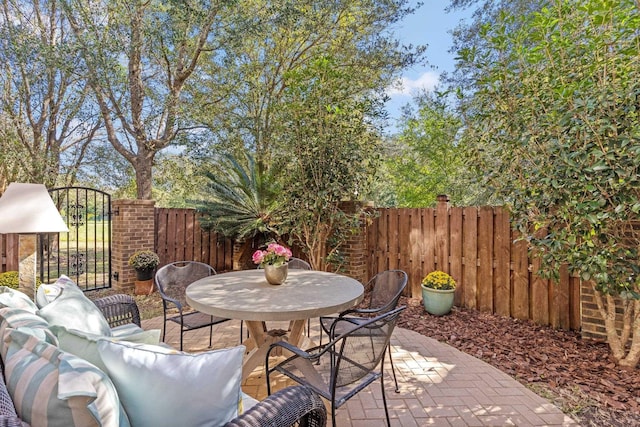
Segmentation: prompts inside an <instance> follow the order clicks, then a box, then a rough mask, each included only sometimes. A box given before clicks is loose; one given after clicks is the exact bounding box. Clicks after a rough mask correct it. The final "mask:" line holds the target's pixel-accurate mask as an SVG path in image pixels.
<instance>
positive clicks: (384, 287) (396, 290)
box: [320, 270, 409, 393]
mask: <svg viewBox="0 0 640 427" xmlns="http://www.w3.org/2000/svg"><path fill="white" fill-rule="evenodd" d="M408 280H409V277H408V275H407V273H406V272H404V271H402V270H386V271H383V272H380V273H378V274H376V275H375V276H373V278H372V279H371V280H369V282H368V283H367V285H366V286H365V287H364V298H363V300H362V301H361V302H360V304H359V305H358V306H357V307H355V308H352V309H349V310H346V311H343V312H342V313H340V315H339V316H338V317H339V318H344V319H346V320H348V321H347V322H341V323H340V324H338V326H337V327H338V328H339V329H338V330H337V331H336V333H338V334H342V333H345V332H347V331H348V330H349V329H352V328H354V327H356V326H358V325H360V324H362V323H363V322H366V321H367V319H368V318H370V317H373V316H377V315H380V314H382V313H386V312H388V311H391V310H393V309H395V308H396V307H397V305H398V301H399V300H400V297H401V296H402V293H403V292H404V289H405V288H406V287H407V281H408ZM336 319H337V317H336V316H333V317H331V316H324V317H321V318H320V326H321V328H320V345H322V332H323V331H324V332H326V333H329V330H330V328H331V327H332V326H333V325H334V323H335V320H336ZM389 362H390V363H391V372H392V374H393V382H394V383H395V387H396V388H395V391H396V393H399V392H400V389H399V388H398V379H397V377H396V368H395V366H394V365H393V358H392V357H391V343H389Z"/></svg>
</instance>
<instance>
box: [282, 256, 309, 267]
mask: <svg viewBox="0 0 640 427" xmlns="http://www.w3.org/2000/svg"><path fill="white" fill-rule="evenodd" d="M287 264H288V265H289V268H292V269H295V270H311V264H309V263H308V262H307V261H305V260H303V259H300V258H295V257H292V258H289V262H288V263H287Z"/></svg>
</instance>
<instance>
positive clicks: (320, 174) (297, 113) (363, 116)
mask: <svg viewBox="0 0 640 427" xmlns="http://www.w3.org/2000/svg"><path fill="white" fill-rule="evenodd" d="M354 78H355V76H353V75H351V74H350V73H349V72H348V71H346V70H343V69H342V68H341V67H339V66H338V64H336V62H335V61H334V60H333V58H330V57H321V58H318V59H317V60H316V61H314V62H313V63H312V64H310V65H309V66H308V67H305V68H302V69H300V70H297V71H296V72H291V73H289V74H288V75H287V90H286V95H285V98H286V101H287V102H286V103H285V105H284V106H283V107H282V109H281V110H280V111H279V117H278V118H279V119H280V120H281V123H282V124H283V126H284V127H285V128H286V129H287V131H286V132H282V137H281V139H280V140H279V141H277V142H278V149H279V150H278V152H277V153H278V155H277V156H276V158H277V159H278V160H279V161H280V163H276V166H277V167H278V169H279V170H281V171H283V172H284V173H285V174H286V175H284V176H283V178H284V179H286V190H285V192H284V194H283V196H284V200H285V201H284V202H283V204H282V207H283V212H284V214H283V215H284V217H285V218H286V219H287V228H286V230H287V231H288V232H289V233H290V235H291V236H292V237H293V238H294V239H295V240H296V241H298V242H299V243H301V244H302V246H303V248H304V249H305V250H306V251H307V254H308V256H309V259H310V261H311V264H312V265H313V266H314V268H321V266H323V265H324V262H325V258H324V257H325V256H326V255H327V254H329V255H331V252H332V251H335V250H337V248H338V247H339V246H340V244H341V243H342V242H343V241H344V239H345V238H346V237H347V236H348V234H349V232H350V230H351V229H353V227H354V226H355V225H356V224H357V221H358V218H359V215H360V210H359V209H356V210H355V212H348V211H345V210H343V209H342V207H341V202H342V201H345V200H357V199H358V198H359V194H362V192H363V191H364V190H365V189H366V188H367V186H368V185H369V180H370V179H371V178H372V177H373V176H374V174H375V170H376V166H377V162H378V159H379V137H378V133H377V132H376V129H375V128H374V127H373V126H372V125H371V123H370V122H369V121H368V120H367V117H372V116H373V115H375V114H377V113H376V110H375V103H372V102H371V100H369V99H368V98H366V97H359V98H358V97H354V96H353V95H352V93H351V91H350V88H351V82H352V81H353V79H354ZM330 239H333V240H332V241H331V242H330ZM330 243H331V244H330Z"/></svg>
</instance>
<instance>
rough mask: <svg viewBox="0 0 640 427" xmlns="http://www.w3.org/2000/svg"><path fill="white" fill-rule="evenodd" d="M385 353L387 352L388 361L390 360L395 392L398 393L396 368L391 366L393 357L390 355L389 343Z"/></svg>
mask: <svg viewBox="0 0 640 427" xmlns="http://www.w3.org/2000/svg"><path fill="white" fill-rule="evenodd" d="M387 353H388V354H389V362H391V372H392V373H393V381H394V382H395V384H396V393H400V389H399V388H398V378H396V368H395V366H393V358H392V357H391V343H389V347H388V348H387Z"/></svg>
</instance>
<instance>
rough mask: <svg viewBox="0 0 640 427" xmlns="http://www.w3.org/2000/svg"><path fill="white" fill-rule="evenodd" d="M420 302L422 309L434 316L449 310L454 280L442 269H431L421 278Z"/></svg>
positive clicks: (454, 286) (451, 304) (454, 288)
mask: <svg viewBox="0 0 640 427" xmlns="http://www.w3.org/2000/svg"><path fill="white" fill-rule="evenodd" d="M421 287H422V303H423V304H424V309H425V310H426V311H427V312H428V313H430V314H433V315H434V316H442V315H444V314H447V313H449V312H450V311H451V307H453V297H454V292H455V290H456V281H455V280H453V277H451V276H449V275H448V274H447V273H445V272H444V271H432V272H431V273H429V274H427V275H426V276H425V278H424V279H422V284H421Z"/></svg>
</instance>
